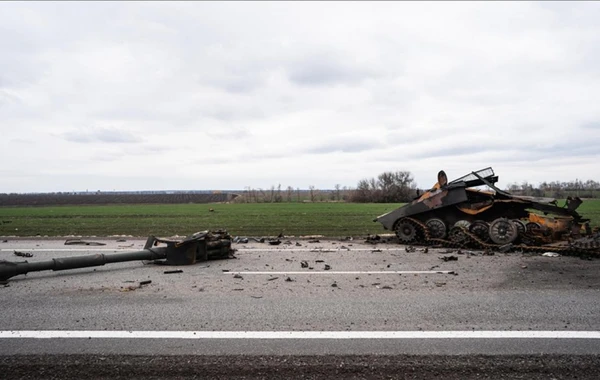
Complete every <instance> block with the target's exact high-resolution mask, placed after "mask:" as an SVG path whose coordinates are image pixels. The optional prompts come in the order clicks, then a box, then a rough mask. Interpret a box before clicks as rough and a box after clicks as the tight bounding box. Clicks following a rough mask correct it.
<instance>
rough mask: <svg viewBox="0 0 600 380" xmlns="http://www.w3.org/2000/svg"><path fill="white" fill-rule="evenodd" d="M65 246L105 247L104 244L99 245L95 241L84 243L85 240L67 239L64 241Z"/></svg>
mask: <svg viewBox="0 0 600 380" xmlns="http://www.w3.org/2000/svg"><path fill="white" fill-rule="evenodd" d="M65 245H92V246H99V245H106V243H100V242H97V241H85V240H80V239H67V240H66V241H65Z"/></svg>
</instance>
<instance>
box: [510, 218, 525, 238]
mask: <svg viewBox="0 0 600 380" xmlns="http://www.w3.org/2000/svg"><path fill="white" fill-rule="evenodd" d="M511 221H512V222H513V223H514V224H515V226H516V227H517V232H518V233H519V236H520V235H523V234H524V233H525V232H527V226H526V225H525V223H523V222H522V221H521V220H519V219H512V220H511Z"/></svg>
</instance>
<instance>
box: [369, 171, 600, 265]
mask: <svg viewBox="0 0 600 380" xmlns="http://www.w3.org/2000/svg"><path fill="white" fill-rule="evenodd" d="M496 182H498V177H497V176H496V175H495V174H494V171H493V169H492V168H491V167H488V168H485V169H481V170H478V171H475V172H471V173H470V174H467V175H465V176H463V177H460V178H458V179H455V180H454V181H451V182H448V178H447V177H446V173H445V172H444V171H443V170H442V171H440V172H439V173H438V181H437V183H436V184H435V185H434V186H433V188H432V189H431V190H428V191H426V192H425V193H423V194H421V195H419V196H418V197H417V198H416V199H414V200H413V201H412V202H411V203H408V204H406V205H404V206H402V207H400V208H398V209H396V210H393V211H391V212H388V213H386V214H383V215H380V216H378V217H377V218H375V219H374V222H379V223H381V224H382V225H383V227H384V229H386V230H391V231H394V232H395V234H396V236H397V237H398V239H399V240H400V243H403V244H424V245H438V246H442V247H452V248H468V247H473V248H478V249H484V250H491V251H499V252H508V251H521V252H539V253H541V252H557V253H560V254H562V255H575V256H583V257H596V258H600V232H598V231H592V229H591V227H590V225H589V219H584V218H583V217H582V216H581V215H579V214H578V213H577V211H576V210H577V208H578V207H579V206H580V205H581V203H582V200H581V199H579V198H578V197H575V198H572V197H568V198H567V200H566V202H565V204H564V205H563V206H562V207H561V206H558V205H557V200H556V199H553V198H540V197H529V196H520V195H513V194H510V193H508V192H506V191H504V190H501V189H499V188H498V187H496V186H495V183H496ZM478 186H487V189H480V188H477V187H478Z"/></svg>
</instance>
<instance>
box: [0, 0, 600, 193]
mask: <svg viewBox="0 0 600 380" xmlns="http://www.w3.org/2000/svg"><path fill="white" fill-rule="evenodd" d="M598 20H600V3H599V2H583V3H570V2H569V3H559V2H541V3H522V2H518V3H507V2H487V3H473V2H467V3H449V2H443V3H434V2H427V3H421V2H418V3H408V2H383V3H375V2H351V3H344V2H328V3H325V2H315V3H308V2H290V3H283V2H264V3H250V2H239V3H235V2H223V3H208V2H184V3H175V2H168V3H159V2H131V3H122V2H113V3H104V2H101V3H91V2H78V3H75V2H61V3H50V2H43V3H32V2H17V3H7V2H1V3H0V131H1V133H2V135H1V139H0V141H1V142H0V160H1V161H0V175H1V178H2V180H1V182H0V184H1V185H0V192H33V191H72V190H75V191H85V190H86V189H89V190H90V191H95V190H151V189H156V190H161V189H243V188H245V187H248V186H251V187H254V188H270V187H271V186H272V185H275V186H277V185H278V184H281V185H282V188H285V187H287V186H293V187H294V188H296V187H300V188H304V189H306V188H308V187H309V186H310V185H313V186H315V187H316V188H320V189H325V188H333V187H334V186H335V185H336V184H340V185H342V186H349V187H354V186H356V184H357V182H358V181H359V180H360V179H363V178H370V177H374V176H377V175H378V174H379V173H381V172H384V171H396V170H409V171H411V172H412V173H413V175H414V177H415V180H416V182H417V183H418V185H419V187H429V186H431V185H432V184H434V183H435V181H436V175H437V172H438V171H439V170H440V169H444V170H445V171H446V173H447V174H448V177H450V178H456V177H459V176H462V175H463V174H466V173H468V172H470V171H472V170H477V169H481V168H484V167H488V166H492V167H493V168H494V170H495V171H496V174H497V175H499V177H500V185H501V187H506V186H507V185H508V184H509V183H512V182H518V183H521V182H523V181H529V182H531V183H534V184H538V183H539V182H541V181H544V180H547V181H553V180H563V181H567V180H572V179H576V178H579V179H582V180H586V179H595V180H600V106H599V104H600V22H599V21H598Z"/></svg>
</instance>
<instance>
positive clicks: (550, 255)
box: [542, 252, 560, 257]
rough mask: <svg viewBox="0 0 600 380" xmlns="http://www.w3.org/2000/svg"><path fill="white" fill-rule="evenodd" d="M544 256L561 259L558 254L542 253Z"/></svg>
mask: <svg viewBox="0 0 600 380" xmlns="http://www.w3.org/2000/svg"><path fill="white" fill-rule="evenodd" d="M542 256H544V257H559V256H560V255H559V254H558V253H556V252H545V253H542Z"/></svg>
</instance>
